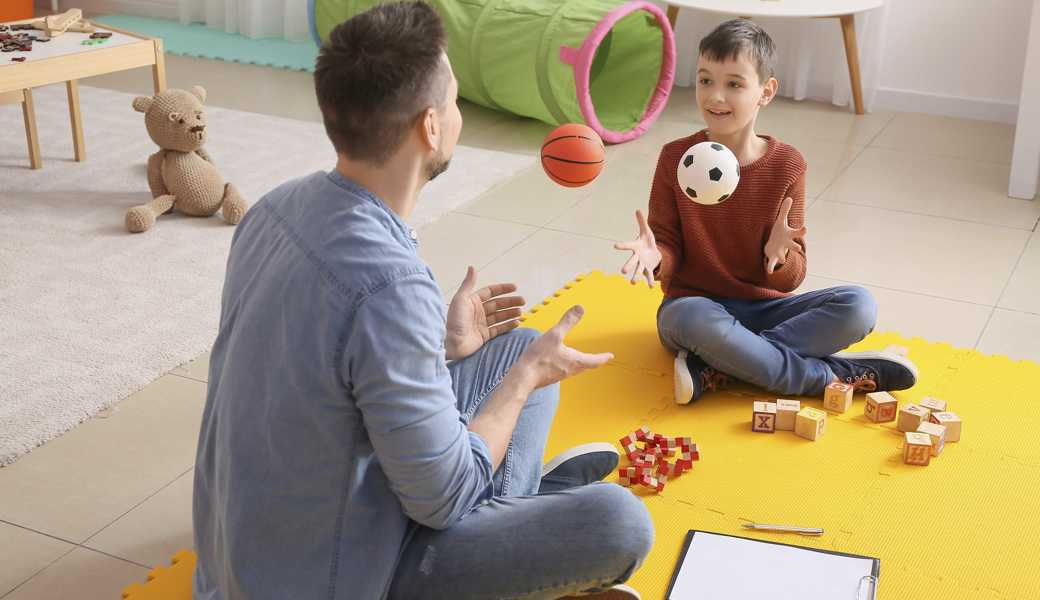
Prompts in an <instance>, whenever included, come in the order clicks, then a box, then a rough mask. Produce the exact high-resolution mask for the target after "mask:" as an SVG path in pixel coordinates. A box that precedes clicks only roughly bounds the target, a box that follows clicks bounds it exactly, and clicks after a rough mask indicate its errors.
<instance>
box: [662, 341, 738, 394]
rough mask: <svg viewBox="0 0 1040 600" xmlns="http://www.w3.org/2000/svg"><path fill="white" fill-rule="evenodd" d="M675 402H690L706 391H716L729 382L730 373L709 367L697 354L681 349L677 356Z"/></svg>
mask: <svg viewBox="0 0 1040 600" xmlns="http://www.w3.org/2000/svg"><path fill="white" fill-rule="evenodd" d="M673 377H674V380H675V403H676V404H689V403H690V402H692V401H694V400H697V399H698V398H700V397H701V396H702V395H703V394H704V392H714V391H715V390H717V389H721V388H723V387H725V386H726V385H727V384H729V375H726V374H725V373H723V372H721V371H718V370H716V369H714V368H712V367H709V366H708V364H707V363H706V362H704V361H703V360H701V358H700V357H699V356H697V355H696V354H691V353H690V352H688V351H686V350H680V351H679V354H677V355H676V356H675V370H674V375H673Z"/></svg>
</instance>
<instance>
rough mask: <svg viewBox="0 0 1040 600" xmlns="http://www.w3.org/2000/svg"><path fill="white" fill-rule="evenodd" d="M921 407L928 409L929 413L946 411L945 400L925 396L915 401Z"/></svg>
mask: <svg viewBox="0 0 1040 600" xmlns="http://www.w3.org/2000/svg"><path fill="white" fill-rule="evenodd" d="M917 405H918V406H920V407H921V408H926V409H928V412H929V413H936V412H946V401H945V400H940V399H938V398H934V397H932V396H927V397H925V398H922V399H921V401H920V402H918V403H917Z"/></svg>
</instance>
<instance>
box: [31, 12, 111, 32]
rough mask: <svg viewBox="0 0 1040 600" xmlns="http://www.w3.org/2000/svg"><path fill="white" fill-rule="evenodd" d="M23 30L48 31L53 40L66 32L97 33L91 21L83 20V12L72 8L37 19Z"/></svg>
mask: <svg viewBox="0 0 1040 600" xmlns="http://www.w3.org/2000/svg"><path fill="white" fill-rule="evenodd" d="M23 28H24V29H38V30H40V31H46V32H47V35H48V36H50V37H52V38H53V37H58V36H59V35H61V34H63V33H65V32H66V31H74V32H77V33H94V31H95V29H94V26H93V25H91V24H90V22H89V21H84V20H83V11H82V10H80V9H78V8H70V9H69V10H67V11H65V12H63V13H61V14H58V15H50V16H48V17H45V18H43V19H37V20H36V21H33V22H32V23H31V24H29V25H28V26H25V27H23Z"/></svg>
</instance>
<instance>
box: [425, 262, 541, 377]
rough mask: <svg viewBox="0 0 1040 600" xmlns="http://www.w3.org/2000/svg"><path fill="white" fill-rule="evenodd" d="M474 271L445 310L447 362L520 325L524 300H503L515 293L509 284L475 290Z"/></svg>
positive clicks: (511, 298) (475, 271)
mask: <svg viewBox="0 0 1040 600" xmlns="http://www.w3.org/2000/svg"><path fill="white" fill-rule="evenodd" d="M476 287H477V270H476V269H474V268H473V267H470V268H469V269H468V270H467V271H466V278H465V279H464V280H463V281H462V285H461V286H459V291H457V292H455V296H454V297H453V298H452V299H451V305H450V306H449V307H448V322H447V335H446V336H445V338H444V350H445V354H446V357H447V359H448V360H459V359H463V358H466V357H467V356H469V355H471V354H473V353H474V352H476V351H477V350H480V348H481V347H482V346H483V345H484V344H485V343H487V341H488V340H490V339H492V338H494V337H497V336H499V335H502V334H503V333H506V332H507V331H512V330H513V329H516V327H517V326H518V325H519V324H520V322H519V321H518V320H517V319H519V318H520V315H521V309H520V308H519V307H521V306H523V305H524V299H523V298H521V297H520V296H506V294H511V293H512V292H515V291H516V286H515V285H513V284H512V283H496V284H494V285H489V286H485V287H482V288H480V289H479V290H478V289H476Z"/></svg>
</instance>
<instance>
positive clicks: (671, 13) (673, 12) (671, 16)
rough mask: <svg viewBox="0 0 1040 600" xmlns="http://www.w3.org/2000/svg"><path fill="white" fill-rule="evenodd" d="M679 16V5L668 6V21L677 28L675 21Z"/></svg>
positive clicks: (673, 27)
mask: <svg viewBox="0 0 1040 600" xmlns="http://www.w3.org/2000/svg"><path fill="white" fill-rule="evenodd" d="M678 18H679V7H678V6H672V5H670V6H669V7H668V23H669V24H671V26H672V29H673V30H674V29H675V21H676V20H677V19H678Z"/></svg>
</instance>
